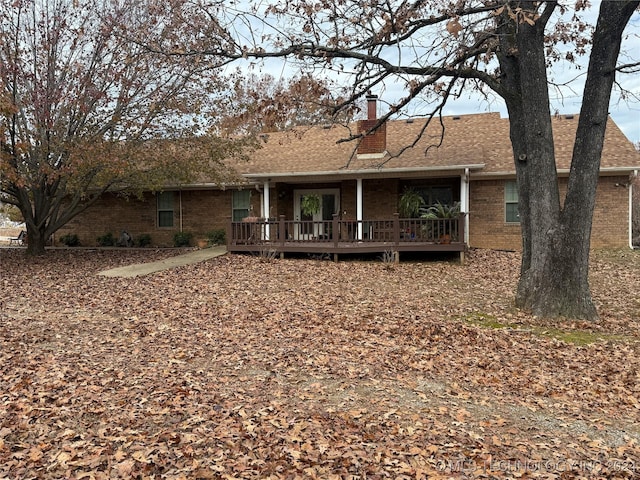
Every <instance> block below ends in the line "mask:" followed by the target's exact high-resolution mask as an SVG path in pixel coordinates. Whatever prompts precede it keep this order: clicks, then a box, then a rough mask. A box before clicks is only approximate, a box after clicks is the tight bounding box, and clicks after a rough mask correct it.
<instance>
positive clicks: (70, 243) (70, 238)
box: [60, 233, 80, 247]
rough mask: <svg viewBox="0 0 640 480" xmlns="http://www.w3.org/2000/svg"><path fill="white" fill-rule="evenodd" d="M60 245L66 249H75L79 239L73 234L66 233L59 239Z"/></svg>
mask: <svg viewBox="0 0 640 480" xmlns="http://www.w3.org/2000/svg"><path fill="white" fill-rule="evenodd" d="M60 243H62V244H63V245H66V246H67V247H77V246H79V245H80V239H79V238H78V235H76V234H75V233H67V234H66V235H63V236H62V237H60Z"/></svg>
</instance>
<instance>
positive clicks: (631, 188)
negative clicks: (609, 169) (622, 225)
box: [629, 170, 638, 250]
mask: <svg viewBox="0 0 640 480" xmlns="http://www.w3.org/2000/svg"><path fill="white" fill-rule="evenodd" d="M637 179H638V170H634V171H633V176H632V177H631V178H630V179H629V248H631V249H632V250H633V187H634V183H636V180H637Z"/></svg>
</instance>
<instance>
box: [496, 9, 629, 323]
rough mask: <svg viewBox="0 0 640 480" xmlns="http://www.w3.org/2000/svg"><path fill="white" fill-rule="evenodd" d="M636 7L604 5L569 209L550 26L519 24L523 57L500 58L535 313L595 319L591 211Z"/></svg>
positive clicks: (519, 297) (527, 300)
mask: <svg viewBox="0 0 640 480" xmlns="http://www.w3.org/2000/svg"><path fill="white" fill-rule="evenodd" d="M637 6H638V2H637V1H636V2H603V3H602V5H601V9H600V16H599V20H598V24H597V27H596V34H595V35H594V38H593V47H592V54H591V59H590V63H589V69H588V74H587V81H586V87H585V91H584V100H583V105H582V109H581V114H580V120H579V123H578V130H577V133H576V142H575V147H574V152H573V161H572V167H571V173H570V178H569V182H568V189H567V196H566V199H565V204H564V208H561V207H560V197H559V191H558V180H557V173H556V164H555V153H554V147H553V132H552V126H551V113H550V111H549V98H548V85H547V77H546V65H545V55H544V25H542V24H541V23H540V22H536V24H535V25H528V24H526V23H522V24H520V25H518V28H517V29H514V32H517V33H515V35H514V44H515V45H514V46H516V47H517V55H515V56H513V55H512V56H511V57H508V56H503V57H502V58H501V66H502V67H503V72H505V73H506V77H505V86H506V87H507V89H508V90H509V91H510V92H511V93H514V95H511V96H509V95H507V96H506V98H505V100H506V103H507V106H508V109H509V116H510V123H511V142H512V146H513V152H514V161H515V164H516V172H517V180H518V193H519V202H520V219H521V224H522V231H523V257H522V267H521V272H520V281H519V283H518V289H517V294H516V305H517V306H518V307H520V308H523V309H525V310H528V311H531V312H532V313H533V314H534V315H537V316H542V317H557V316H566V317H571V318H581V319H587V320H594V319H596V318H597V312H596V309H595V307H594V304H593V301H592V298H591V293H590V289H589V281H588V272H589V249H590V237H591V225H592V218H593V209H594V205H595V194H596V187H597V182H598V175H599V167H600V157H601V154H602V146H603V139H604V133H605V128H606V121H607V111H608V106H609V99H610V94H611V88H612V85H613V80H614V73H615V65H616V61H617V58H618V53H619V49H620V43H621V38H622V31H623V29H624V26H625V25H626V24H627V22H628V20H629V18H630V16H631V14H632V13H633V10H634V9H635V8H636V7H637ZM515 63H517V65H518V69H517V71H515V69H514V68H513V67H514V64H515Z"/></svg>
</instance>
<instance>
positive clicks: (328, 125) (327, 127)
mask: <svg viewBox="0 0 640 480" xmlns="http://www.w3.org/2000/svg"><path fill="white" fill-rule="evenodd" d="M322 128H323V129H324V130H330V129H331V124H330V123H325V124H324V125H322Z"/></svg>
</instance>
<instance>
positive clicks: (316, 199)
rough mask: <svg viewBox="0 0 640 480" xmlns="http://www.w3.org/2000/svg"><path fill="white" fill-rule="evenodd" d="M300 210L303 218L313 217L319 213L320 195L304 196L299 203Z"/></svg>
mask: <svg viewBox="0 0 640 480" xmlns="http://www.w3.org/2000/svg"><path fill="white" fill-rule="evenodd" d="M300 210H301V211H302V214H303V215H304V216H305V217H313V216H314V215H315V214H316V213H318V212H319V211H320V195H317V194H315V193H310V194H309V195H304V196H303V197H302V200H301V202H300Z"/></svg>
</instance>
